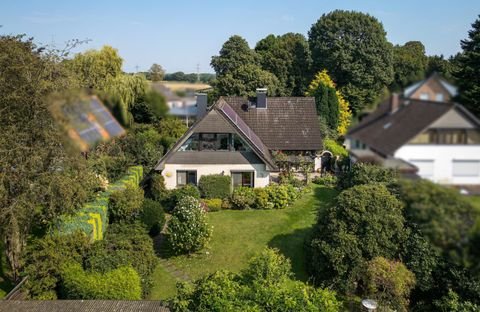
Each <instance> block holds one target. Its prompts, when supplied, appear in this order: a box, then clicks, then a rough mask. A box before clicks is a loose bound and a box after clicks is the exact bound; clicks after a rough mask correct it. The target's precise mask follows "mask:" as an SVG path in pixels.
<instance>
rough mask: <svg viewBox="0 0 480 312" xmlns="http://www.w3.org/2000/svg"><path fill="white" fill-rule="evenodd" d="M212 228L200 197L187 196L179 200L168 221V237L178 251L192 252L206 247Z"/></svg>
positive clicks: (173, 247)
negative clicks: (199, 199)
mask: <svg viewBox="0 0 480 312" xmlns="http://www.w3.org/2000/svg"><path fill="white" fill-rule="evenodd" d="M211 232H212V229H211V227H210V226H209V225H208V224H207V221H206V213H205V211H204V210H203V209H202V207H201V205H200V202H199V201H198V199H196V198H194V197H191V196H186V197H183V198H181V199H180V200H179V202H178V204H177V206H176V207H175V209H174V210H173V212H172V218H171V219H170V221H169V222H168V234H169V236H168V239H169V242H170V245H171V246H172V249H173V250H174V251H175V252H177V253H191V252H195V251H198V250H200V249H202V248H203V247H205V245H206V244H207V243H208V241H209V240H210V236H211Z"/></svg>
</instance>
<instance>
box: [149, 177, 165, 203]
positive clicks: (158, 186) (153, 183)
mask: <svg viewBox="0 0 480 312" xmlns="http://www.w3.org/2000/svg"><path fill="white" fill-rule="evenodd" d="M146 195H148V197H150V198H152V199H154V200H156V201H158V202H160V203H164V202H166V201H168V199H169V197H170V191H169V190H167V187H166V186H165V178H164V177H163V175H161V174H159V173H153V174H152V175H151V176H150V177H149V179H148V191H147V194H146Z"/></svg>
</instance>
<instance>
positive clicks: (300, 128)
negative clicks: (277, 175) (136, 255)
mask: <svg viewBox="0 0 480 312" xmlns="http://www.w3.org/2000/svg"><path fill="white" fill-rule="evenodd" d="M197 109H198V116H197V121H196V122H195V124H193V125H192V127H190V128H189V130H188V131H187V132H186V133H185V135H184V136H182V138H180V139H179V140H178V141H177V142H176V144H175V145H174V146H173V147H172V148H171V149H170V150H169V151H168V152H167V153H166V154H165V156H164V157H162V159H160V161H159V162H158V164H157V165H156V167H155V170H157V171H161V174H162V175H163V177H164V178H165V185H166V187H167V188H168V189H173V188H176V187H180V186H183V185H186V184H197V183H198V181H199V179H200V177H201V176H203V175H211V174H222V175H229V176H231V177H232V183H233V187H236V186H246V187H264V186H266V185H268V184H269V183H270V173H271V172H276V171H278V168H277V167H276V164H275V161H274V159H273V156H272V152H273V151H282V152H284V153H287V154H296V155H303V156H307V157H310V158H311V160H312V162H314V160H315V157H316V155H317V152H318V151H320V150H321V149H322V140H321V134H320V127H319V124H318V120H317V115H316V108H315V99H314V98H312V97H267V95H266V89H258V90H257V96H256V97H254V98H244V97H221V98H220V99H219V100H218V101H217V102H216V103H215V104H214V105H212V107H210V108H209V109H207V98H206V95H205V94H198V95H197Z"/></svg>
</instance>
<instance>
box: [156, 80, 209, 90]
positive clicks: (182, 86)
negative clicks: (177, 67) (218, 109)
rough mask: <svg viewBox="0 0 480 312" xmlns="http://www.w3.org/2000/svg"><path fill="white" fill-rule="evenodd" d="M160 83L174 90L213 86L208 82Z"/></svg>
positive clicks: (200, 88) (199, 88)
mask: <svg viewBox="0 0 480 312" xmlns="http://www.w3.org/2000/svg"><path fill="white" fill-rule="evenodd" d="M160 83H161V84H162V85H164V86H166V87H167V88H169V89H170V90H172V91H173V92H175V91H177V90H187V89H191V90H202V89H208V88H211V86H210V85H208V84H206V83H192V82H186V81H161V82H160Z"/></svg>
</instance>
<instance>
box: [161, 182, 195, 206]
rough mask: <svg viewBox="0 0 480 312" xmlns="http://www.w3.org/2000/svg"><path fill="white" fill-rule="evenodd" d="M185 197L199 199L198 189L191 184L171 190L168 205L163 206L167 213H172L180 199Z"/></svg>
mask: <svg viewBox="0 0 480 312" xmlns="http://www.w3.org/2000/svg"><path fill="white" fill-rule="evenodd" d="M186 196H190V197H193V198H196V199H200V191H199V190H198V187H196V186H195V185H192V184H187V185H184V186H181V187H178V188H176V189H174V190H172V191H171V193H170V197H169V199H168V203H167V204H166V205H165V210H166V211H168V212H170V211H172V210H173V209H174V208H175V207H176V206H177V204H178V202H179V201H180V199H182V198H183V197H186Z"/></svg>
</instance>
